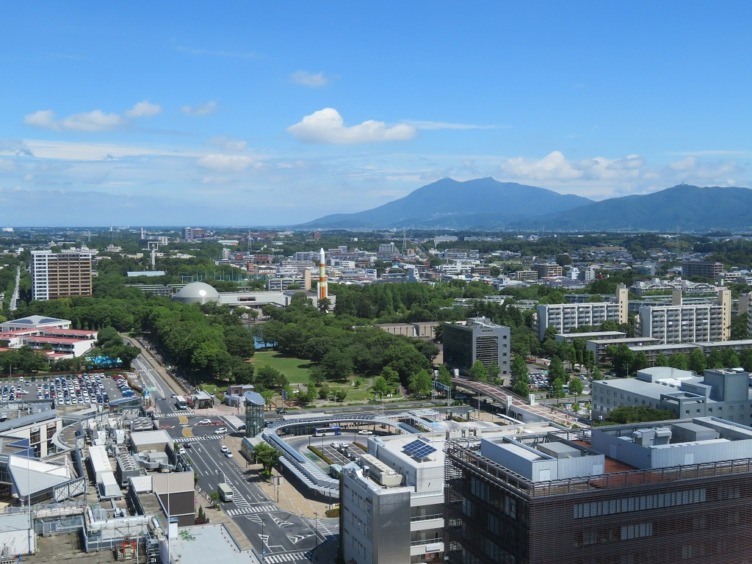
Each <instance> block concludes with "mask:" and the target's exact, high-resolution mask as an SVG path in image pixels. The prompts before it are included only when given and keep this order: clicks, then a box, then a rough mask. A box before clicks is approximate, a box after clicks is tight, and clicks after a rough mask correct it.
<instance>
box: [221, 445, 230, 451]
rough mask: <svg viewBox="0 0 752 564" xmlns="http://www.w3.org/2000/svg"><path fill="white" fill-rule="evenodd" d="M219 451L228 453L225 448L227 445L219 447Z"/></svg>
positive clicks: (227, 449)
mask: <svg viewBox="0 0 752 564" xmlns="http://www.w3.org/2000/svg"><path fill="white" fill-rule="evenodd" d="M219 450H221V451H222V452H228V451H229V450H230V449H229V448H227V445H222V446H221V447H219Z"/></svg>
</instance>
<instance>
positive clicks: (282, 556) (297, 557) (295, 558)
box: [264, 552, 308, 564]
mask: <svg viewBox="0 0 752 564" xmlns="http://www.w3.org/2000/svg"><path fill="white" fill-rule="evenodd" d="M306 555H307V553H306V552H280V553H277V554H267V555H266V557H265V558H264V562H271V564H280V563H282V562H308V558H307V556H306Z"/></svg>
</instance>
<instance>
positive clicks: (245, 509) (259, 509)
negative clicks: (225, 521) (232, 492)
mask: <svg viewBox="0 0 752 564" xmlns="http://www.w3.org/2000/svg"><path fill="white" fill-rule="evenodd" d="M241 500H242V501H241ZM233 501H234V502H235V505H236V506H237V508H236V509H228V510H227V514H228V515H229V516H230V517H237V516H238V515H248V514H249V513H271V512H272V511H278V507H277V506H276V505H274V504H271V503H266V504H264V505H251V504H250V503H248V502H247V501H245V500H244V499H243V498H237V499H234V500H233Z"/></svg>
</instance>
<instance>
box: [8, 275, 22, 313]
mask: <svg viewBox="0 0 752 564" xmlns="http://www.w3.org/2000/svg"><path fill="white" fill-rule="evenodd" d="M20 285H21V265H18V266H17V267H16V286H15V288H13V295H12V296H11V298H10V310H11V311H16V310H17V309H18V291H19V290H18V288H19V287H20Z"/></svg>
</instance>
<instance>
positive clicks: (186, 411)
mask: <svg viewBox="0 0 752 564" xmlns="http://www.w3.org/2000/svg"><path fill="white" fill-rule="evenodd" d="M181 415H196V413H195V412H194V411H193V410H192V409H182V410H180V411H170V412H167V413H154V414H153V415H152V417H154V419H163V418H165V417H180V416H181Z"/></svg>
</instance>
